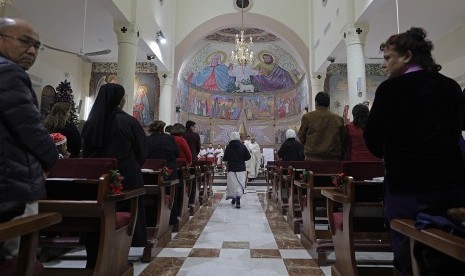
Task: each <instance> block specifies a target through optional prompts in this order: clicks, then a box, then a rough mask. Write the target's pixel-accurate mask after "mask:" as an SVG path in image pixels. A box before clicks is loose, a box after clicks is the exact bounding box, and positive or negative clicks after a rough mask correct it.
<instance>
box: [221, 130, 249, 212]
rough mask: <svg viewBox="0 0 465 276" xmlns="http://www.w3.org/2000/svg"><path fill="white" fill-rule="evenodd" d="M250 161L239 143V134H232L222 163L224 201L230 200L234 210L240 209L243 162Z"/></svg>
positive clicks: (243, 181)
mask: <svg viewBox="0 0 465 276" xmlns="http://www.w3.org/2000/svg"><path fill="white" fill-rule="evenodd" d="M249 159H250V153H249V150H248V149H247V147H246V146H244V144H242V142H241V136H240V134H239V132H233V133H231V136H230V141H229V144H228V145H227V146H226V149H225V151H224V157H223V161H225V162H227V163H226V169H227V172H228V174H227V177H226V179H227V180H226V181H227V188H226V200H228V199H230V198H231V199H232V201H231V203H232V204H233V205H235V206H236V208H241V196H242V195H243V194H244V192H245V190H244V189H245V176H246V171H245V161H247V160H249Z"/></svg>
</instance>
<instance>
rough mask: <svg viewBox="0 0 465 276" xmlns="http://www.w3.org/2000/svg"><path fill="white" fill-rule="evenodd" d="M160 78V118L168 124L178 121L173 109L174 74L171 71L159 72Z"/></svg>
mask: <svg viewBox="0 0 465 276" xmlns="http://www.w3.org/2000/svg"><path fill="white" fill-rule="evenodd" d="M158 76H159V78H160V107H159V113H158V114H159V115H158V116H159V118H160V120H161V121H163V122H165V123H166V124H167V125H172V124H174V123H176V122H175V121H174V120H175V119H174V110H173V106H174V104H173V95H174V93H175V92H174V91H172V89H173V75H172V74H171V73H169V72H163V73H162V72H159V73H158Z"/></svg>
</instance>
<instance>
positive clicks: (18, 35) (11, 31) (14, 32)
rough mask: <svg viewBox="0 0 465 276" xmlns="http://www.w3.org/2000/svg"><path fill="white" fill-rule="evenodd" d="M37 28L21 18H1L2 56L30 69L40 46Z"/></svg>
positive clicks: (0, 47) (0, 45) (0, 54)
mask: <svg viewBox="0 0 465 276" xmlns="http://www.w3.org/2000/svg"><path fill="white" fill-rule="evenodd" d="M40 46H41V44H40V38H39V32H38V31H37V29H36V28H35V27H34V26H33V25H32V24H31V23H30V22H28V21H26V20H24V19H20V18H5V17H3V18H0V56H3V57H5V58H7V59H9V60H11V61H13V62H15V63H17V64H18V65H20V66H21V67H22V68H24V70H28V69H29V68H30V67H31V66H32V65H33V64H34V62H35V60H36V58H37V54H38V52H39V48H40Z"/></svg>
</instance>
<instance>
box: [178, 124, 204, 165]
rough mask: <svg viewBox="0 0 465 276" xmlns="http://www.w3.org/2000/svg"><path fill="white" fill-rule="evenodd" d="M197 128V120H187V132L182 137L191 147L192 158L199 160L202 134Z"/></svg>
mask: <svg viewBox="0 0 465 276" xmlns="http://www.w3.org/2000/svg"><path fill="white" fill-rule="evenodd" d="M194 130H195V122H194V121H187V122H186V132H184V133H183V135H182V137H184V139H186V141H187V144H188V145H189V149H190V150H191V153H192V160H197V159H198V157H197V156H198V155H199V152H200V135H199V134H198V133H197V132H194Z"/></svg>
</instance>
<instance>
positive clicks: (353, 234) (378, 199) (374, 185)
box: [321, 176, 394, 276]
mask: <svg viewBox="0 0 465 276" xmlns="http://www.w3.org/2000/svg"><path fill="white" fill-rule="evenodd" d="M346 181H347V182H348V184H347V188H346V191H345V192H342V191H340V190H322V191H321V193H322V195H324V196H325V197H326V198H327V205H328V207H327V208H328V220H329V228H330V231H331V234H332V238H333V244H334V251H335V254H336V262H335V263H334V264H333V265H332V266H331V275H334V276H342V275H344V276H352V275H378V276H382V275H394V274H393V273H394V269H393V267H392V266H391V265H392V261H391V262H389V263H387V266H377V267H373V266H363V267H362V266H359V265H360V264H361V263H360V261H357V260H356V259H355V251H367V252H374V251H383V252H389V251H390V250H391V249H390V239H389V231H388V230H387V229H386V227H385V226H384V215H383V211H384V210H383V204H382V198H383V183H381V182H367V181H359V182H354V181H353V178H352V177H347V176H346ZM338 204H342V212H337V211H336V210H337V206H338ZM378 264H379V263H378Z"/></svg>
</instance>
